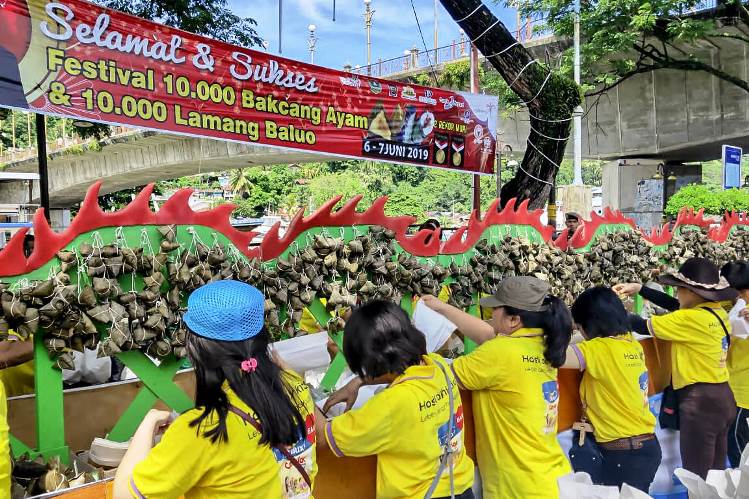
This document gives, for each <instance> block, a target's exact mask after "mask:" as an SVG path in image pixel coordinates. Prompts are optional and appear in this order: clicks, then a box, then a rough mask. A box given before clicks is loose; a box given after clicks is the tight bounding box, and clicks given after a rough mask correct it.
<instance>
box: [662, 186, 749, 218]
mask: <svg viewBox="0 0 749 499" xmlns="http://www.w3.org/2000/svg"><path fill="white" fill-rule="evenodd" d="M685 207H686V208H692V209H694V210H699V209H703V210H705V214H708V215H722V214H723V213H725V212H726V211H737V212H745V211H748V210H749V192H747V191H746V190H744V189H728V190H723V189H721V188H720V187H716V186H711V185H699V184H692V185H687V186H684V187H682V188H681V189H679V190H678V191H677V192H676V194H674V195H673V196H671V198H670V199H669V200H668V203H666V208H665V210H664V212H665V213H666V215H668V216H670V217H675V216H676V215H678V213H679V211H681V209H682V208H685Z"/></svg>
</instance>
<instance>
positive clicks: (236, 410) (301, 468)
mask: <svg viewBox="0 0 749 499" xmlns="http://www.w3.org/2000/svg"><path fill="white" fill-rule="evenodd" d="M229 410H230V411H231V412H233V413H234V414H236V415H237V416H239V417H240V418H242V419H244V420H245V422H247V423H250V424H251V425H252V426H253V427H254V428H255V429H256V430H257V431H262V429H261V428H260V422H259V421H257V420H256V419H255V418H253V417H252V416H250V415H249V414H247V413H246V412H244V411H243V410H242V409H240V408H239V407H236V406H233V405H230V406H229ZM276 449H278V450H279V452H281V454H283V457H285V458H286V459H288V460H289V462H290V463H291V465H292V466H293V467H294V468H296V470H297V471H298V472H299V474H300V475H302V478H303V479H304V481H305V482H307V485H308V486H309V488H310V490H312V480H311V479H310V476H309V474H308V473H307V470H305V469H304V466H302V463H300V462H299V461H298V460H297V458H295V457H294V456H293V455H292V454H291V452H289V449H287V448H286V447H285V446H283V445H278V446H276Z"/></svg>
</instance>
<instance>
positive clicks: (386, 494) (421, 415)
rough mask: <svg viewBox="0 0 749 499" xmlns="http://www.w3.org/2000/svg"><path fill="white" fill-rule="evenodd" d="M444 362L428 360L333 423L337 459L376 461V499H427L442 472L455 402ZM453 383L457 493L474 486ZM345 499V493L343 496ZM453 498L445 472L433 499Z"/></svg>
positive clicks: (331, 442)
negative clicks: (450, 394) (441, 467)
mask: <svg viewBox="0 0 749 499" xmlns="http://www.w3.org/2000/svg"><path fill="white" fill-rule="evenodd" d="M436 362H440V363H442V365H443V367H445V369H446V370H447V371H448V373H449V372H450V370H449V368H448V367H447V366H446V364H445V362H444V360H442V358H441V357H440V356H438V355H436V354H429V355H427V356H424V365H419V366H411V367H409V368H408V369H406V371H405V372H404V373H403V374H402V375H401V376H399V377H398V378H396V379H395V380H394V381H393V382H392V383H391V384H390V386H389V387H388V388H386V389H385V390H383V391H381V392H380V393H378V394H377V395H375V396H374V397H372V398H371V399H370V400H368V401H367V403H366V404H364V405H363V406H362V407H361V408H359V409H357V410H353V411H350V412H347V413H344V414H342V415H341V416H338V417H336V418H334V419H333V420H332V421H330V422H328V424H327V426H326V431H325V437H326V438H327V440H328V446H329V447H330V449H331V450H332V451H333V453H334V454H335V455H336V456H338V457H342V456H354V457H360V456H370V455H374V454H376V455H377V499H391V498H393V499H395V498H400V499H406V498H408V499H411V498H420V497H424V495H425V494H426V492H427V490H428V489H429V486H430V485H431V484H432V480H433V479H434V476H435V473H436V472H437V469H438V467H439V458H440V456H441V455H442V453H443V450H444V445H445V441H446V438H447V431H448V422H449V421H448V413H449V408H450V402H449V398H448V392H447V382H446V380H445V376H444V374H443V372H442V370H441V369H440V368H439V367H438V366H436V365H435V363H436ZM450 377H451V382H452V383H453V396H454V408H455V422H454V424H455V428H456V433H454V436H453V438H452V440H451V442H450V445H451V446H452V449H453V452H455V453H454V454H453V456H454V468H453V474H454V480H455V493H456V495H457V494H461V493H463V492H465V491H466V490H467V489H469V488H470V487H471V485H472V484H473V461H471V458H470V457H468V456H467V455H466V451H465V448H464V446H463V405H462V404H461V401H460V389H459V388H458V384H457V383H456V382H455V379H454V378H453V377H452V375H450ZM341 492H342V495H341V497H345V496H346V494H345V491H341ZM449 495H450V473H449V469H448V468H445V471H444V473H443V474H442V476H441V477H440V481H439V484H438V485H437V488H436V490H435V492H434V497H444V496H449Z"/></svg>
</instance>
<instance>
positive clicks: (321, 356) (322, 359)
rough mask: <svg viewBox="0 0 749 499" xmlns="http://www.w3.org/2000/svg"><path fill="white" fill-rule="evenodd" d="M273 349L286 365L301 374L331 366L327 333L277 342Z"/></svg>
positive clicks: (306, 335)
mask: <svg viewBox="0 0 749 499" xmlns="http://www.w3.org/2000/svg"><path fill="white" fill-rule="evenodd" d="M272 348H273V350H275V351H276V352H277V353H278V355H279V356H280V357H281V359H282V360H283V361H284V363H285V364H286V365H288V366H289V367H290V368H291V369H293V370H294V371H296V372H298V373H300V374H304V373H305V372H306V371H309V370H312V369H319V368H321V367H327V366H328V365H329V364H330V354H329V353H328V333H327V332H325V331H322V332H320V333H313V334H305V335H303V336H297V337H296V338H289V339H288V340H283V341H277V342H275V343H273V344H272Z"/></svg>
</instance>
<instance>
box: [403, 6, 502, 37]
mask: <svg viewBox="0 0 749 499" xmlns="http://www.w3.org/2000/svg"><path fill="white" fill-rule="evenodd" d="M412 1H413V0H412ZM499 23H500V21H499V19H497V20H496V21H495V22H494V24H492V25H491V26H489V27H488V28H486V31H484V32H483V33H481V34H480V35H479V36H477V37H476V38H474V39H473V40H471V43H473V44H475V43H476V40H478V39H479V38H481V37H482V36H484V35H485V34H487V33H488V32H489V31H490V30H491V29H492V28H494V26H496V25H497V24H499Z"/></svg>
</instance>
